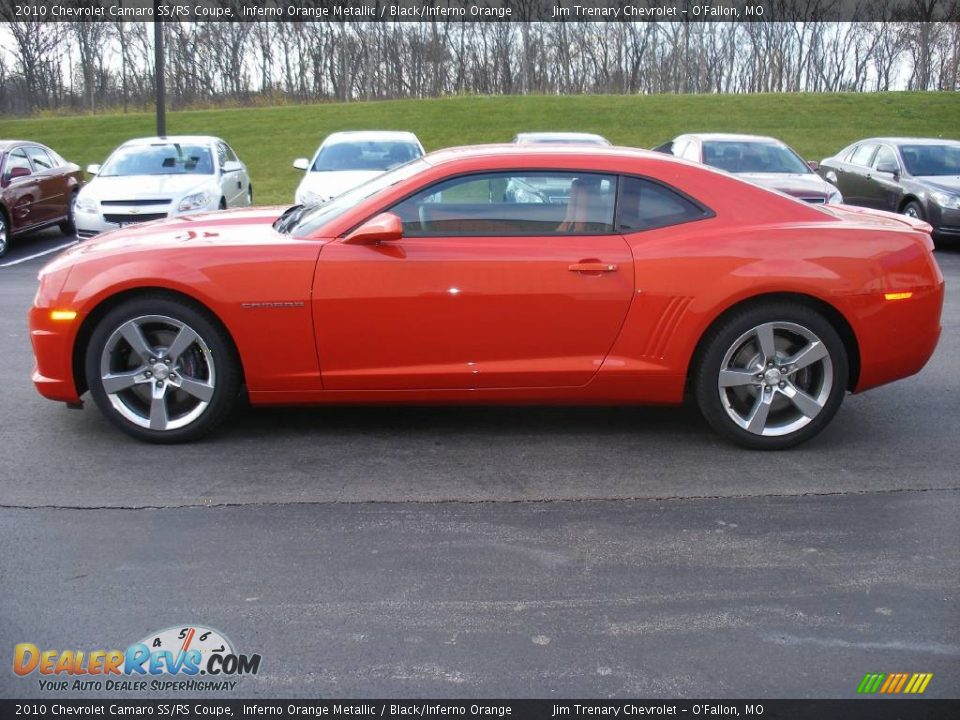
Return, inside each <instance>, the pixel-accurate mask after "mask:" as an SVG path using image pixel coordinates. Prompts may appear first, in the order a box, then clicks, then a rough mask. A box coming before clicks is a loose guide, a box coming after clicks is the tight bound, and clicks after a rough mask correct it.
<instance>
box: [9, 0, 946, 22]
mask: <svg viewBox="0 0 960 720" xmlns="http://www.w3.org/2000/svg"><path fill="white" fill-rule="evenodd" d="M0 8H2V9H0V20H6V21H8V22H19V21H25V20H39V21H43V22H97V21H109V22H116V21H118V20H130V21H149V22H152V21H160V22H172V21H184V22H270V21H274V22H281V21H283V22H358V21H359V22H431V21H444V22H451V21H452V22H633V23H636V22H784V21H787V22H829V21H834V22H835V21H873V22H944V21H953V22H956V21H958V20H960V3H957V2H955V1H954V0H755V1H752V0H700V1H697V0H427V1H425V2H424V1H418V0H174V1H170V0H0Z"/></svg>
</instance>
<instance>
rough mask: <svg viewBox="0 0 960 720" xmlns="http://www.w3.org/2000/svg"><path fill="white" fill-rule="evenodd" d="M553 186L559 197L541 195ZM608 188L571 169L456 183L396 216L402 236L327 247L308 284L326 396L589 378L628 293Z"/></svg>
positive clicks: (599, 177) (628, 276) (627, 270)
mask: <svg viewBox="0 0 960 720" xmlns="http://www.w3.org/2000/svg"><path fill="white" fill-rule="evenodd" d="M561 183H566V185H567V191H566V195H567V198H566V199H565V200H563V201H560V202H555V203H551V202H549V200H548V199H547V197H546V195H545V194H541V193H539V191H538V190H537V189H536V188H538V187H547V188H553V189H555V188H556V187H558V186H559V185H560V184H561ZM616 185H617V178H616V177H615V176H612V175H603V174H592V173H575V172H513V173H483V174H474V175H466V176H461V177H457V178H453V179H450V180H446V181H444V182H442V183H440V184H437V185H434V186H432V187H430V188H428V189H426V190H423V191H421V192H419V193H417V194H415V195H414V196H412V197H410V198H408V199H407V200H404V201H403V202H401V203H399V204H397V205H395V206H394V207H393V208H392V210H391V211H392V212H394V213H396V214H397V215H399V216H400V218H401V219H402V221H403V227H404V236H403V238H402V239H400V240H398V241H394V242H389V243H382V244H379V245H354V244H350V243H345V242H343V241H338V242H333V243H331V244H329V245H327V246H326V247H325V248H324V250H323V252H322V253H321V254H320V259H319V261H318V263H317V272H316V279H315V283H314V288H315V300H314V316H315V320H316V332H317V345H318V353H319V356H320V364H321V369H322V374H323V383H324V387H325V388H327V389H338V390H388V389H469V388H520V387H560V386H580V385H584V384H586V383H587V382H589V380H590V379H591V378H592V377H593V375H594V374H595V373H596V372H597V370H598V369H599V367H600V365H601V363H602V362H603V360H604V358H605V357H606V355H607V353H608V352H609V349H610V347H611V345H612V344H613V342H614V340H615V339H616V336H617V334H618V332H619V329H620V327H621V324H622V322H623V319H624V317H625V315H626V312H627V309H628V307H629V305H630V301H631V298H632V295H633V264H632V258H631V253H630V250H629V247H628V245H627V243H626V241H625V240H624V239H623V237H622V236H620V235H618V234H616V233H615V232H614V227H613V210H614V207H613V206H614V203H613V199H614V198H615V196H616V195H615V194H616ZM508 187H509V188H512V190H511V192H510V194H509V200H507V197H508V194H507V188H508ZM518 187H524V188H532V189H529V190H527V191H526V193H517V192H516V188H518Z"/></svg>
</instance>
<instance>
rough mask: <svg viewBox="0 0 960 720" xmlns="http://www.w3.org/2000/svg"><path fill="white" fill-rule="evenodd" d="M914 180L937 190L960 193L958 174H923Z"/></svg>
mask: <svg viewBox="0 0 960 720" xmlns="http://www.w3.org/2000/svg"><path fill="white" fill-rule="evenodd" d="M914 180H918V181H919V182H922V183H923V184H924V185H928V186H930V187H931V188H934V189H935V190H943V191H945V192H949V193H960V176H957V175H923V176H920V177H915V178H914Z"/></svg>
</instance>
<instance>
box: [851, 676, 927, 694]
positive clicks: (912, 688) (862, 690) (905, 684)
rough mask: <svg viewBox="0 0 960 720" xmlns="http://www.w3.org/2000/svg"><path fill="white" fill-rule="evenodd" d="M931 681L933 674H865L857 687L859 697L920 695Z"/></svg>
mask: <svg viewBox="0 0 960 720" xmlns="http://www.w3.org/2000/svg"><path fill="white" fill-rule="evenodd" d="M932 679H933V673H890V674H886V673H867V674H866V675H864V676H863V680H861V681H860V684H859V685H858V686H857V693H859V694H861V695H873V694H875V693H880V694H881V695H897V694H899V693H900V692H903V694H905V695H921V694H923V693H924V692H925V691H926V689H927V685H929V684H930V681H931V680H932Z"/></svg>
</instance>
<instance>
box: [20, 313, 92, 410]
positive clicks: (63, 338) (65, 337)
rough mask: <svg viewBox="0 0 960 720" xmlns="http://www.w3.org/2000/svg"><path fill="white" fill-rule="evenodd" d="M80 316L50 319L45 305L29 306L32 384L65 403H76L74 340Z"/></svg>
mask: <svg viewBox="0 0 960 720" xmlns="http://www.w3.org/2000/svg"><path fill="white" fill-rule="evenodd" d="M81 320H82V318H80V316H77V317H76V318H75V319H74V320H72V321H70V322H58V321H54V320H51V319H50V310H49V309H48V308H38V307H32V308H30V313H29V323H30V342H31V344H32V345H33V356H34V358H36V364H35V365H34V368H33V375H32V379H33V384H34V385H35V386H36V388H37V391H38V392H39V393H40V394H41V395H43V397H45V398H48V399H50V400H58V401H60V402H66V403H79V402H80V395H79V393H78V392H77V387H76V383H75V382H74V379H73V341H74V338H75V337H76V331H77V328H78V327H79V325H80V322H81Z"/></svg>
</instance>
